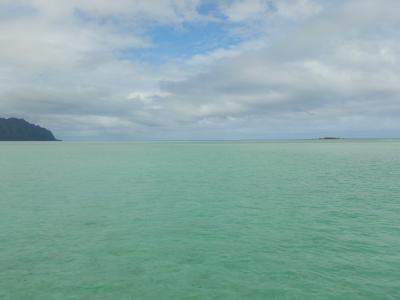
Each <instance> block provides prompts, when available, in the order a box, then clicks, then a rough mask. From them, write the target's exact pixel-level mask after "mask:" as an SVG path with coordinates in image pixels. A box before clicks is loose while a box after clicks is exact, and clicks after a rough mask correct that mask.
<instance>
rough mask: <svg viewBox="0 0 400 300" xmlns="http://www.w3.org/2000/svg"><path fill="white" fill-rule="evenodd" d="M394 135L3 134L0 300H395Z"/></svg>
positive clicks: (399, 260)
mask: <svg viewBox="0 0 400 300" xmlns="http://www.w3.org/2000/svg"><path fill="white" fill-rule="evenodd" d="M399 182H400V141H395V140H392V141H390V140H386V141H292V142H127V143H72V142H60V143H0V207H1V208H0V299H13V300H14V299H17V300H25V299H27V300H28V299H29V300H36V299H37V300H39V299H40V300H45V299H85V300H90V299H96V300H97V299H160V300H161V299H176V300H179V299H230V300H232V299H260V300H261V299H296V300H297V299H346V300H347V299H396V300H397V299H400V184H399Z"/></svg>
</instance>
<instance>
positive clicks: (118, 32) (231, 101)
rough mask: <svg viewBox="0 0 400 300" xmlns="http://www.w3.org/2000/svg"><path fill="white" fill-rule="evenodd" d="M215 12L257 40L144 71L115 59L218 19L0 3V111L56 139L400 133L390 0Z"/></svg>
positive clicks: (151, 6) (191, 11)
mask: <svg viewBox="0 0 400 300" xmlns="http://www.w3.org/2000/svg"><path fill="white" fill-rule="evenodd" d="M27 3H28V4H29V5H27ZM94 3H95V4H94ZM221 3H222V4H221V6H220V7H219V9H220V13H221V14H225V15H226V17H227V19H228V20H227V21H223V20H217V22H228V23H229V24H231V25H232V26H233V27H234V26H236V25H237V24H236V23H240V26H241V27H243V28H245V29H246V28H247V29H252V28H254V26H255V24H257V30H258V31H259V34H257V37H254V36H252V37H251V40H245V41H243V42H242V43H241V44H240V45H237V46H235V47H231V48H229V49H218V50H216V51H213V52H211V53H206V54H199V55H196V56H194V57H192V58H189V59H187V60H185V61H182V60H171V61H170V62H168V63H166V64H164V65H159V66H154V65H149V64H146V63H144V62H141V61H139V60H130V61H127V60H121V59H120V58H118V56H117V55H115V53H116V52H118V51H120V50H124V49H127V48H144V49H145V48H146V47H152V44H153V43H154V42H155V41H151V40H150V39H149V38H148V37H147V36H146V35H145V34H144V32H145V30H144V29H145V28H146V26H147V25H148V22H150V21H154V22H159V23H160V24H161V23H162V24H169V25H168V26H180V25H179V24H183V22H215V20H214V19H213V18H212V17H210V16H204V15H201V14H199V13H198V11H197V7H198V5H199V4H200V1H161V0H158V1H128V0H118V1H113V2H112V5H111V4H110V2H109V1H96V2H93V1H60V5H54V2H52V1H45V0H41V1H39V0H36V1H33V0H32V1H20V2H18V1H1V2H0V8H2V9H1V11H2V13H1V14H0V110H1V111H2V114H4V115H6V116H11V115H14V116H20V117H25V118H27V119H29V120H32V121H35V122H40V123H41V124H43V125H46V126H48V127H50V128H52V129H54V131H55V132H56V133H57V134H58V135H59V136H60V137H61V138H66V139H68V138H70V139H75V138H77V139H81V138H121V139H130V138H264V137H265V138H268V137H271V138H276V137H312V136H318V135H325V134H326V135H330V134H333V135H344V136H355V135H358V136H382V137H384V136H392V135H394V134H396V133H398V132H399V130H400V119H399V113H400V98H399V97H400V75H399V74H400V72H399V71H400V70H399V68H400V67H399V66H400V64H399V58H400V54H399V53H400V51H399V50H400V39H399V33H398V32H397V31H396V30H395V28H398V27H399V25H400V24H399V23H400V17H399V15H398V13H396V12H398V11H399V10H400V3H399V2H398V1H395V0H385V1H376V0H367V1H358V0H350V1H306V0H296V1H294V0H293V1H289V0H276V1H274V2H273V3H272V2H271V1H261V0H260V1H229V2H221ZM268 3H269V4H270V5H269V6H268V5H267V4H268ZM271 5H272V6H271ZM260 7H262V10H261V11H260ZM239 8H240V9H239ZM5 9H7V12H6V13H4V11H5ZM77 12H79V13H77ZM115 18H117V19H118V22H112V21H111V20H115ZM101 20H103V21H101ZM104 20H106V21H104ZM127 26H128V27H129V30H126V28H127ZM227 34H228V33H227ZM230 34H232V33H230Z"/></svg>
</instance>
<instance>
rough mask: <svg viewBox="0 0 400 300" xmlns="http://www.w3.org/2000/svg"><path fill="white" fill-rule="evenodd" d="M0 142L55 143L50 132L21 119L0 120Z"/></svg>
mask: <svg viewBox="0 0 400 300" xmlns="http://www.w3.org/2000/svg"><path fill="white" fill-rule="evenodd" d="M0 141H56V138H55V137H54V135H53V134H52V133H51V131H50V130H48V129H46V128H42V127H40V126H38V125H34V124H31V123H29V122H27V121H25V120H23V119H17V118H8V119H5V118H0Z"/></svg>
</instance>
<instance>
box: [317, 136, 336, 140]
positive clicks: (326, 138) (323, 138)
mask: <svg viewBox="0 0 400 300" xmlns="http://www.w3.org/2000/svg"><path fill="white" fill-rule="evenodd" d="M319 139H320V140H341V138H339V137H334V136H325V137H320V138H319Z"/></svg>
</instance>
